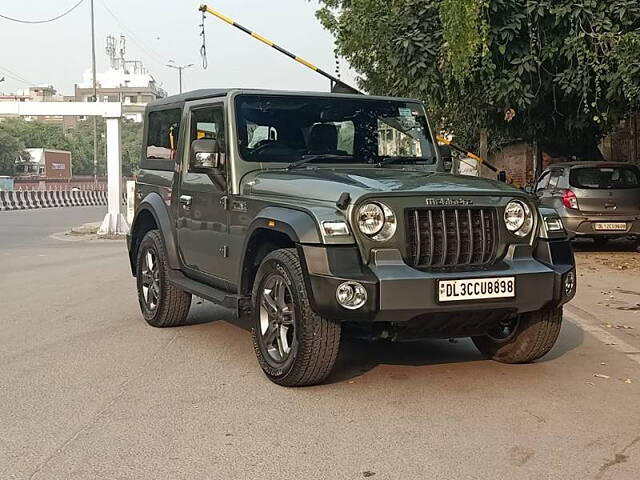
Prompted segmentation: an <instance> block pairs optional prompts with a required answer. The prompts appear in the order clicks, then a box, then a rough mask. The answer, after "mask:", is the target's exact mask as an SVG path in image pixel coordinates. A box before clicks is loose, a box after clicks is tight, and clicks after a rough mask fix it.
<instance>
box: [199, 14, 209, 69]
mask: <svg viewBox="0 0 640 480" xmlns="http://www.w3.org/2000/svg"><path fill="white" fill-rule="evenodd" d="M205 20H206V11H204V10H203V11H202V23H201V24H200V25H199V26H200V28H201V30H200V36H201V37H202V46H201V47H200V57H201V58H202V68H203V69H205V70H206V69H207V67H208V66H209V60H208V59H207V35H206V31H205V29H204V21H205Z"/></svg>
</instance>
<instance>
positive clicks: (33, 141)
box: [0, 118, 142, 176]
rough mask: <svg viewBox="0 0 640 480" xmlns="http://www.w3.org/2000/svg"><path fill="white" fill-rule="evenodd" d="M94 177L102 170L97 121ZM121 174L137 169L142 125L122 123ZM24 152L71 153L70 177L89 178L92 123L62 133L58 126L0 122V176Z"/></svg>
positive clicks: (102, 131) (100, 131)
mask: <svg viewBox="0 0 640 480" xmlns="http://www.w3.org/2000/svg"><path fill="white" fill-rule="evenodd" d="M96 123H97V134H98V142H97V143H98V175H99V176H104V175H105V174H106V169H105V164H106V163H105V153H106V151H105V149H106V145H105V123H104V120H103V119H101V118H99V119H97V122H96ZM121 138H122V172H123V175H125V176H132V175H133V174H134V173H135V172H136V171H137V169H138V165H139V158H140V152H141V148H142V124H141V123H135V122H133V121H127V120H123V122H122V128H121ZM25 148H51V149H56V150H68V151H70V152H71V159H72V163H73V174H74V175H93V121H92V120H90V119H89V120H87V121H81V122H78V125H77V126H76V127H75V128H73V129H71V130H69V131H68V132H66V134H65V132H64V130H63V127H62V125H59V124H50V123H43V122H27V121H25V120H23V119H6V120H4V121H2V122H0V175H11V174H12V173H13V162H14V160H15V158H16V157H17V156H18V155H19V154H20V153H21V152H22V150H24V149H25Z"/></svg>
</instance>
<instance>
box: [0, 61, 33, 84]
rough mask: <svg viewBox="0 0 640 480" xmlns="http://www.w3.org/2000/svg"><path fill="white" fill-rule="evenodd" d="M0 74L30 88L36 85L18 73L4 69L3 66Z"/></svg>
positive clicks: (0, 67) (0, 68)
mask: <svg viewBox="0 0 640 480" xmlns="http://www.w3.org/2000/svg"><path fill="white" fill-rule="evenodd" d="M0 73H3V74H4V75H6V76H7V77H9V78H11V79H12V80H15V81H16V82H19V83H23V84H25V85H29V86H33V85H35V83H34V82H32V81H30V80H29V79H27V78H24V77H23V76H21V75H18V74H17V73H14V72H12V71H11V70H9V69H8V68H6V67H3V66H1V65H0Z"/></svg>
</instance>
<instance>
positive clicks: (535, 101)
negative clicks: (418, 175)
mask: <svg viewBox="0 0 640 480" xmlns="http://www.w3.org/2000/svg"><path fill="white" fill-rule="evenodd" d="M321 3H322V8H321V9H320V10H319V11H318V14H317V15H318V18H319V19H320V21H321V22H322V23H323V25H324V26H325V27H326V28H328V29H329V30H330V31H331V32H332V33H333V34H334V36H335V37H336V43H337V49H338V52H339V53H340V54H341V55H342V56H344V57H345V58H346V59H347V60H348V61H349V62H350V63H351V65H352V66H353V67H354V68H355V70H356V71H357V72H358V73H359V74H360V78H359V84H360V86H361V87H362V88H364V89H365V90H367V91H368V92H370V93H375V94H386V95H401V96H416V97H418V98H421V99H423V100H425V102H426V105H427V108H428V109H429V110H430V113H431V115H432V118H434V119H435V120H436V122H437V123H438V126H439V127H440V128H447V129H451V130H452V131H453V132H455V134H456V136H457V139H458V141H461V142H462V143H463V144H465V145H466V146H467V147H468V148H477V141H478V140H477V139H478V136H479V135H478V132H479V129H480V128H483V127H488V128H489V129H490V132H491V137H492V138H493V139H494V140H495V139H498V140H499V141H507V140H510V139H517V138H521V139H524V140H525V141H534V140H538V141H540V142H542V143H543V145H544V146H545V149H546V150H547V151H550V152H552V153H555V154H559V155H567V156H571V155H577V156H581V157H593V156H595V155H597V154H598V152H597V143H598V140H599V139H600V137H601V136H602V135H604V134H606V133H608V132H610V131H611V130H612V129H613V128H614V127H615V125H616V124H617V123H618V122H619V121H620V120H621V119H622V118H624V117H625V115H627V114H629V112H630V111H633V110H637V109H638V107H639V104H640V2H638V1H637V0H608V1H606V2H605V1H598V0H440V1H436V0H390V1H385V0H321Z"/></svg>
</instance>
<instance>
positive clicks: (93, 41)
mask: <svg viewBox="0 0 640 480" xmlns="http://www.w3.org/2000/svg"><path fill="white" fill-rule="evenodd" d="M91 68H92V70H93V101H94V102H97V101H98V83H97V81H96V29H95V21H94V10H93V0H91ZM97 122H98V120H97V119H96V116H95V115H94V116H93V183H95V184H97V183H98V123H97Z"/></svg>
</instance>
